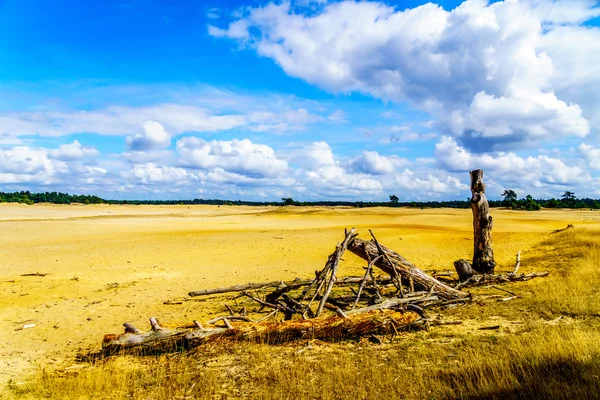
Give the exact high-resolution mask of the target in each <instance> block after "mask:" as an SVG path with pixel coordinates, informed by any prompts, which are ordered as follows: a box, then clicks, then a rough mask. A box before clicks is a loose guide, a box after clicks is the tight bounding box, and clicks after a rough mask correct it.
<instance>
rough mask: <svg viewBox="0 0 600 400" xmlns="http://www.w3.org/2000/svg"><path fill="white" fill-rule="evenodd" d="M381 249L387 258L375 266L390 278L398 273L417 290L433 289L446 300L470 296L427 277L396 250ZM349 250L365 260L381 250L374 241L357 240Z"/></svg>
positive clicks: (380, 260) (349, 246)
mask: <svg viewBox="0 0 600 400" xmlns="http://www.w3.org/2000/svg"><path fill="white" fill-rule="evenodd" d="M380 247H381V249H382V251H383V252H384V253H385V254H386V256H387V257H384V258H380V259H379V260H377V261H376V262H375V266H376V267H378V268H379V269H381V270H382V271H384V272H385V273H387V274H389V275H390V276H393V274H395V273H396V272H397V273H398V274H400V276H401V277H402V278H403V279H404V280H405V281H406V282H408V281H409V280H410V279H411V278H412V280H413V282H414V285H415V288H416V289H417V290H426V291H431V290H432V289H433V293H435V294H436V295H438V296H439V297H440V298H441V299H444V300H452V299H461V298H466V297H468V296H469V294H468V293H465V292H461V291H459V290H456V289H454V288H451V287H450V286H448V285H446V284H444V283H442V282H440V281H438V280H437V279H435V278H432V277H431V276H429V275H427V274H426V273H424V272H423V271H421V270H420V269H419V268H417V267H415V266H414V265H413V264H412V263H410V262H409V261H408V260H406V259H405V258H404V257H402V256H401V255H400V254H398V253H396V252H395V251H394V250H391V249H389V248H387V247H385V246H384V245H380ZM348 250H350V251H351V252H352V253H354V254H356V255H357V256H359V257H361V258H363V259H365V260H368V259H374V258H375V257H377V256H378V255H379V249H378V248H377V245H376V244H375V242H374V241H372V240H371V241H365V240H362V239H358V238H356V239H354V240H353V241H352V242H351V243H350V245H348ZM390 263H391V264H392V265H390Z"/></svg>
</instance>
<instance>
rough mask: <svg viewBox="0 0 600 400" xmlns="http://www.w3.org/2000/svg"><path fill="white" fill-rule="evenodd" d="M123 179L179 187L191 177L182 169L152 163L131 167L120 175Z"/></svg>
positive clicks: (191, 176) (191, 177)
mask: <svg viewBox="0 0 600 400" xmlns="http://www.w3.org/2000/svg"><path fill="white" fill-rule="evenodd" d="M121 176H122V177H123V178H125V179H129V180H132V181H134V182H136V183H141V184H162V185H172V184H174V185H179V184H186V183H189V181H190V180H191V179H193V178H194V177H193V175H191V174H190V173H188V172H187V171H186V170H185V169H183V168H176V167H171V166H165V165H157V164H154V163H148V164H137V165H133V166H132V168H131V169H130V170H128V171H125V172H123V173H122V174H121Z"/></svg>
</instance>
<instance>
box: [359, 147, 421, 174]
mask: <svg viewBox="0 0 600 400" xmlns="http://www.w3.org/2000/svg"><path fill="white" fill-rule="evenodd" d="M408 164H410V161H408V160H407V159H405V158H400V157H398V156H382V155H380V154H379V153H378V152H376V151H363V152H362V153H361V154H360V155H359V156H358V157H356V158H353V159H352V160H351V161H350V165H349V167H350V170H351V171H354V172H360V173H365V174H369V175H384V174H393V173H394V172H397V171H398V170H399V169H400V168H401V167H403V166H406V165H408Z"/></svg>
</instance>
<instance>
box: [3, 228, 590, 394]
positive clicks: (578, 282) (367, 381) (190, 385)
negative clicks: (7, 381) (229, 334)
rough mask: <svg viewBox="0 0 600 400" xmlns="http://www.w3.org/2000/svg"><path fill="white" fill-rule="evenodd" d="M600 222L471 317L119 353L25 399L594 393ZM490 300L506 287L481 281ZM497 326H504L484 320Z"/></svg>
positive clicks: (46, 375)
mask: <svg viewBox="0 0 600 400" xmlns="http://www.w3.org/2000/svg"><path fill="white" fill-rule="evenodd" d="M598 233H599V232H598V229H597V228H595V229H585V228H577V229H569V230H565V231H562V232H560V233H557V234H555V235H551V236H549V239H548V240H546V241H545V242H543V243H542V244H541V245H540V248H539V249H538V250H539V251H537V252H536V253H535V254H536V256H534V257H533V258H531V259H529V260H528V265H529V266H533V265H535V266H536V268H539V269H544V270H545V269H548V270H550V271H552V274H551V276H550V277H549V278H546V279H544V280H539V281H531V282H527V283H522V284H518V286H512V287H511V290H515V291H517V292H518V294H519V297H518V298H517V299H515V300H512V301H509V302H497V301H496V300H495V299H494V298H493V297H487V300H483V301H484V302H485V303H487V305H485V306H483V305H471V306H465V307H456V308H453V309H450V310H446V311H444V314H445V315H446V317H447V318H456V319H461V320H463V321H464V322H465V323H464V324H463V325H458V326H456V327H439V328H435V329H432V330H431V331H430V332H423V333H410V334H403V335H401V336H397V337H396V338H395V339H393V340H391V341H385V343H384V344H383V345H380V346H377V345H374V344H371V343H369V342H368V341H362V342H358V343H355V342H347V343H339V344H335V345H325V344H322V343H319V342H312V343H306V342H299V343H297V344H295V345H291V346H284V347H269V346H263V345H247V344H238V345H234V346H225V347H224V346H219V345H218V344H217V345H215V346H214V347H212V348H209V349H203V350H198V351H196V352H194V353H190V354H176V355H170V356H166V355H165V356H160V357H145V358H142V359H134V358H131V357H113V358H110V359H106V360H103V361H100V362H97V363H96V364H83V366H84V367H85V368H83V369H81V370H79V371H78V372H69V371H67V372H63V373H60V372H51V371H45V370H41V371H39V373H38V374H37V375H36V376H34V377H33V378H32V380H30V381H28V382H27V383H26V384H24V385H16V384H13V385H12V386H11V392H12V394H13V395H15V396H17V397H24V398H40V397H43V398H69V399H73V398H90V397H91V398H111V399H121V398H135V399H138V398H139V399H143V398H153V399H171V398H229V397H231V398H261V399H280V398H290V399H292V398H293V399H313V398H319V399H338V398H348V399H355V398H406V399H455V398H470V399H530V398H540V399H541V398H543V399H565V398H569V399H588V398H589V399H591V398H597V396H598V395H599V394H600V379H599V378H598V377H599V376H600V321H599V319H598V318H599V317H600V310H599V309H598V304H600V292H599V291H598V290H597V288H598V286H599V285H600V270H599V269H598V267H597V266H598V265H599V264H600V238H599V236H598ZM477 293H478V294H479V295H480V296H481V298H483V299H485V298H486V297H485V296H493V294H498V293H499V292H498V291H495V290H494V289H493V288H487V289H486V288H480V289H478V291H477ZM492 323H493V324H498V325H499V326H500V329H498V330H496V331H487V330H480V329H479V327H481V326H486V325H490V324H492Z"/></svg>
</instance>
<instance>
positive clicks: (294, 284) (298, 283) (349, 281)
mask: <svg viewBox="0 0 600 400" xmlns="http://www.w3.org/2000/svg"><path fill="white" fill-rule="evenodd" d="M362 279H363V277H361V276H349V277H346V278H342V279H338V280H336V281H335V282H334V285H354V284H357V283H358V284H360V282H361V281H362ZM313 281H314V279H295V280H293V281H272V282H250V283H246V284H243V285H234V286H227V287H221V288H216V289H202V290H195V291H192V292H189V293H188V296H190V297H197V296H208V295H211V294H220V293H233V292H242V291H247V290H258V289H267V288H285V287H290V288H291V289H290V290H294V289H298V288H301V287H303V286H309V285H310V284H311V283H313ZM391 281H392V280H391V278H387V277H386V278H382V279H378V280H377V283H379V284H380V285H387V284H390V283H391Z"/></svg>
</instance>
